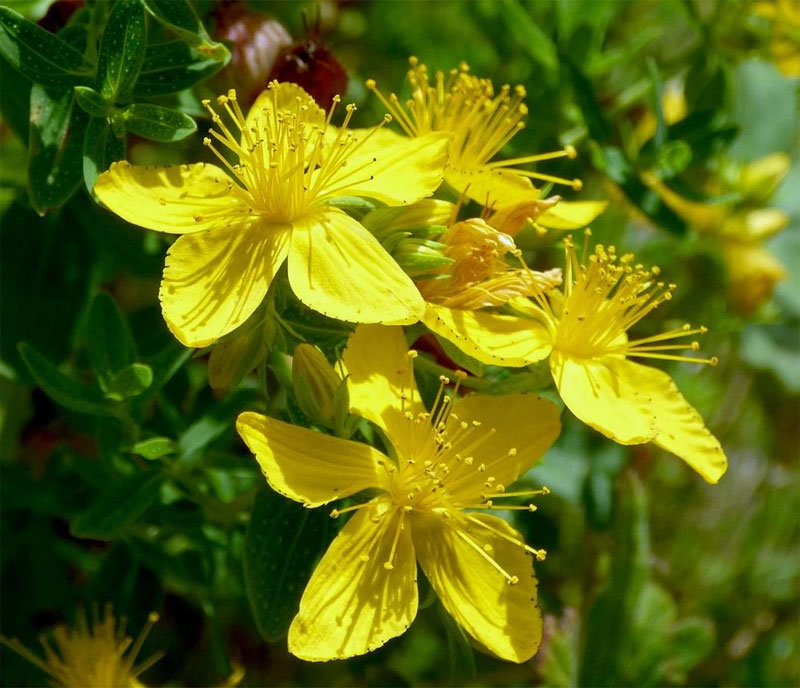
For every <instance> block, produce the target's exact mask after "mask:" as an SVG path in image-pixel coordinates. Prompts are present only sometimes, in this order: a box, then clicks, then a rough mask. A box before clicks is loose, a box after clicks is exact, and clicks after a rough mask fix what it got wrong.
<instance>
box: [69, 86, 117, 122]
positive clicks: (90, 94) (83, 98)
mask: <svg viewBox="0 0 800 688" xmlns="http://www.w3.org/2000/svg"><path fill="white" fill-rule="evenodd" d="M74 91H75V101H76V102H77V103H78V105H80V106H81V109H82V110H83V111H84V112H85V113H86V114H87V115H91V116H92V117H108V115H109V114H110V113H111V111H112V109H113V107H114V106H113V104H111V103H109V102H108V101H106V99H105V98H103V96H101V95H100V94H99V93H98V92H97V91H95V90H94V89H93V88H89V87H88V86H76V87H75V89H74Z"/></svg>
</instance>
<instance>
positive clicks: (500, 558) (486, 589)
mask: <svg viewBox="0 0 800 688" xmlns="http://www.w3.org/2000/svg"><path fill="white" fill-rule="evenodd" d="M413 519H414V520H413V530H412V536H413V539H414V547H415V549H416V552H417V558H418V559H419V562H420V564H421V565H422V570H423V571H424V572H425V575H426V576H427V577H428V580H429V581H430V582H431V586H433V589H434V590H435V591H436V594H437V595H438V596H439V599H440V600H441V601H442V604H443V605H444V607H445V609H447V611H448V612H449V613H450V615H451V616H452V617H453V618H454V619H455V620H456V621H457V622H458V623H459V625H460V626H461V627H462V628H463V629H464V630H465V631H466V632H467V633H469V635H471V636H472V637H473V638H475V640H477V641H478V642H479V643H480V644H481V645H483V646H484V647H485V648H486V649H487V650H489V651H490V652H492V653H493V654H495V655H497V656H498V657H500V658H501V659H506V660H509V661H512V662H524V661H526V660H528V659H530V658H531V657H532V656H533V655H534V654H535V653H536V651H537V650H538V649H539V643H540V642H541V639H542V615H541V612H540V611H539V608H538V607H537V606H536V578H535V576H534V574H533V566H532V564H531V556H530V555H528V554H526V552H525V551H524V550H523V549H522V547H520V546H518V545H515V544H513V543H512V542H510V541H509V540H508V538H511V539H514V540H517V541H519V542H522V536H521V535H520V534H519V533H517V531H515V530H514V529H513V528H512V527H511V526H509V525H508V524H507V523H506V522H505V521H503V520H502V519H500V518H497V517H495V516H489V515H483V514H480V515H476V514H469V515H464V517H463V518H459V519H448V520H443V519H437V518H435V517H432V516H422V515H417V514H416V513H415V514H414V516H413ZM468 541H471V542H472V543H474V544H470V542H468ZM485 548H488V549H489V551H488V552H487V551H486V549H485ZM489 558H491V559H493V560H494V561H495V562H496V563H497V565H499V566H500V567H502V568H503V569H504V570H505V571H506V572H507V573H508V574H509V575H511V576H516V577H517V578H518V579H519V580H518V582H517V583H516V584H515V585H509V584H508V582H507V580H506V578H505V577H504V576H503V575H502V574H501V573H500V572H499V571H498V570H497V569H496V568H495V567H494V566H493V565H492V563H491V562H490V560H489Z"/></svg>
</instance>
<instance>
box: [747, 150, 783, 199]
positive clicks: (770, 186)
mask: <svg viewBox="0 0 800 688" xmlns="http://www.w3.org/2000/svg"><path fill="white" fill-rule="evenodd" d="M789 167H791V160H790V159H789V156H788V155H786V154H785V153H772V154H770V155H765V156H764V157H763V158H759V159H758V160H755V161H753V162H751V163H750V164H749V165H745V166H744V167H743V168H742V171H741V174H740V175H739V182H738V184H737V185H736V187H737V189H738V191H739V193H741V194H742V196H744V197H745V198H746V199H747V200H749V201H752V202H753V203H765V202H766V201H767V200H769V197H770V196H772V194H773V193H775V189H777V188H778V185H779V184H780V183H781V181H782V180H783V178H784V177H785V176H786V173H787V172H788V171H789Z"/></svg>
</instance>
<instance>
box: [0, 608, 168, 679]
mask: <svg viewBox="0 0 800 688" xmlns="http://www.w3.org/2000/svg"><path fill="white" fill-rule="evenodd" d="M157 620H158V614H155V613H153V614H150V616H149V617H148V621H147V624H146V625H145V627H144V628H143V629H142V632H141V633H140V634H139V637H138V638H137V639H136V641H135V642H134V641H133V640H132V639H131V638H129V637H127V636H125V624H124V622H117V620H116V619H115V618H114V615H113V613H112V612H111V606H110V605H108V606H107V607H106V610H105V616H104V618H103V619H97V620H95V621H94V623H92V624H89V623H88V622H87V621H86V616H85V615H84V614H82V613H81V614H79V616H78V626H77V628H68V627H67V626H63V625H62V626H57V627H56V628H55V629H54V630H53V634H52V636H53V644H52V645H51V643H50V641H49V640H48V638H47V637H46V636H42V637H41V643H42V646H43V647H44V659H42V658H40V657H38V656H37V655H35V654H34V653H33V652H31V651H30V650H29V649H28V648H26V647H25V646H24V645H22V643H20V642H19V641H18V640H15V639H12V640H7V639H5V638H2V641H3V643H5V644H6V645H8V647H10V648H11V649H12V650H14V651H15V652H17V653H18V654H19V655H21V656H22V657H24V658H25V659H27V660H28V661H29V662H31V663H32V664H35V665H36V666H37V667H39V668H40V669H41V670H42V671H44V672H45V673H46V674H47V675H48V676H50V677H51V678H52V679H53V680H54V683H53V685H54V686H56V687H57V688H140V687H141V684H140V683H139V682H138V681H137V680H136V677H137V676H139V675H140V674H141V673H142V672H143V671H144V670H145V669H147V668H149V667H150V666H152V665H153V664H154V663H155V662H157V661H158V660H159V659H160V658H161V654H160V653H159V654H156V655H153V656H152V657H150V658H149V659H147V660H145V661H144V662H142V663H141V664H139V665H138V666H134V662H135V661H136V656H137V655H138V654H139V651H140V650H141V649H142V645H143V644H144V641H145V638H147V634H148V633H149V632H150V629H151V628H152V627H153V624H154V623H155V622H156V621H157Z"/></svg>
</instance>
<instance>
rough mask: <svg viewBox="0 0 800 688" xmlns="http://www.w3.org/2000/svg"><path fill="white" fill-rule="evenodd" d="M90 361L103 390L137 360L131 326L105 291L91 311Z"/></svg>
mask: <svg viewBox="0 0 800 688" xmlns="http://www.w3.org/2000/svg"><path fill="white" fill-rule="evenodd" d="M87 335H88V339H89V360H90V361H91V363H92V368H93V369H94V372H95V374H96V375H97V379H98V381H99V383H100V387H101V388H102V389H103V391H105V392H108V391H109V384H110V383H111V381H112V380H113V379H114V377H115V376H116V375H117V373H119V372H120V371H121V370H122V369H123V368H125V367H127V366H129V365H130V364H131V363H133V361H134V355H135V354H134V352H133V340H132V339H131V333H130V331H129V330H128V324H127V323H126V322H125V318H124V317H123V315H122V312H121V311H120V310H119V307H118V306H117V304H116V302H115V301H114V299H112V298H111V297H110V296H109V295H108V294H106V293H105V292H100V293H98V294H97V296H95V298H94V301H93V302H92V307H91V309H90V311H89V325H88V332H87Z"/></svg>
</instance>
